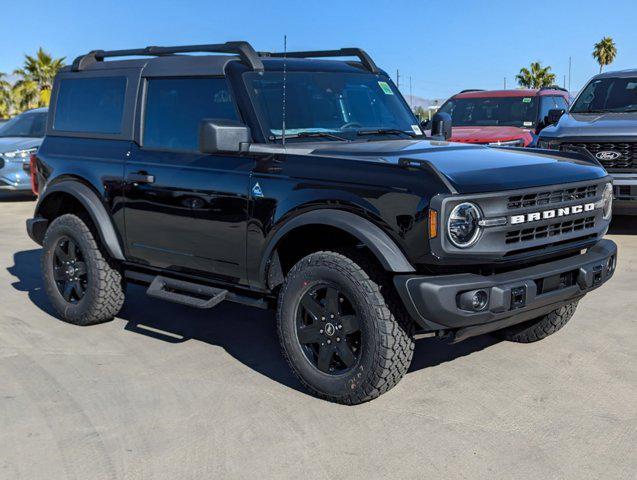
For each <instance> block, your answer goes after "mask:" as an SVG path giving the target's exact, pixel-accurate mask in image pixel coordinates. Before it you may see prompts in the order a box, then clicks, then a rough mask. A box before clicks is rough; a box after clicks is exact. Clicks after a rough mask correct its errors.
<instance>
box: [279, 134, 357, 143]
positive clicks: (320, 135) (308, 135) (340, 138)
mask: <svg viewBox="0 0 637 480" xmlns="http://www.w3.org/2000/svg"><path fill="white" fill-rule="evenodd" d="M282 138H283V135H272V136H271V137H270V140H281V139H282ZM288 138H331V139H332V140H338V141H340V142H348V141H349V140H347V138H345V137H339V136H338V135H335V134H333V133H327V132H299V133H293V134H290V135H288V134H286V135H285V139H286V140H287V139H288Z"/></svg>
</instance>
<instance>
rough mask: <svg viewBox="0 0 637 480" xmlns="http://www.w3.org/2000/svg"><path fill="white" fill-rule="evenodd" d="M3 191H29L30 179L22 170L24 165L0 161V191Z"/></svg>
mask: <svg viewBox="0 0 637 480" xmlns="http://www.w3.org/2000/svg"><path fill="white" fill-rule="evenodd" d="M3 190H9V191H22V190H31V177H30V176H29V174H28V173H27V172H26V171H25V170H24V163H22V162H13V161H8V160H4V159H2V160H1V161H0V191H3Z"/></svg>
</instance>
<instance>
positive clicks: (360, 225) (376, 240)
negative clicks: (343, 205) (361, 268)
mask: <svg viewBox="0 0 637 480" xmlns="http://www.w3.org/2000/svg"><path fill="white" fill-rule="evenodd" d="M305 225H328V226H331V227H336V228H339V229H341V230H343V231H345V232H347V233H349V234H350V235H352V236H354V237H356V238H357V239H358V240H360V242H361V243H363V244H364V245H365V246H367V247H368V248H369V249H370V250H371V251H372V253H373V254H374V255H375V256H376V258H378V260H379V261H380V263H381V264H382V265H383V267H384V268H385V270H387V271H389V272H394V273H412V272H415V271H416V269H415V268H414V267H413V265H412V264H411V263H410V262H409V260H407V258H406V257H405V255H404V254H403V252H402V251H401V250H400V248H398V245H396V242H394V241H393V240H392V239H391V238H390V237H389V235H387V234H386V233H385V232H384V231H382V230H381V229H380V228H379V227H378V226H376V225H374V224H373V223H372V222H370V221H369V220H367V219H365V218H363V217H361V216H359V215H356V214H354V213H350V212H346V211H343V210H332V209H318V210H312V211H310V212H307V213H304V214H301V215H299V216H298V217H294V218H293V219H292V220H290V221H288V222H287V223H286V224H285V225H283V226H282V227H281V228H280V229H279V230H278V231H277V232H276V234H275V235H274V236H273V237H272V239H271V240H270V242H269V243H268V246H267V247H266V249H265V251H264V255H263V259H262V260H261V267H260V269H259V273H260V276H261V279H262V280H265V279H266V278H267V268H268V262H269V260H270V258H271V257H272V254H273V252H274V251H275V249H276V247H277V245H278V244H279V241H280V240H281V239H282V238H283V237H284V236H285V235H286V234H287V233H289V232H291V231H292V230H294V229H295V228H298V227H301V226H305Z"/></svg>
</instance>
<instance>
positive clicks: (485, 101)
mask: <svg viewBox="0 0 637 480" xmlns="http://www.w3.org/2000/svg"><path fill="white" fill-rule="evenodd" d="M569 100H570V96H569V94H568V92H567V91H566V90H564V89H562V88H560V87H544V88H541V89H539V90H527V89H525V90H463V91H462V92H460V93H458V94H457V95H454V96H453V97H451V98H450V99H449V100H447V101H446V102H445V103H444V104H443V105H442V106H441V107H440V110H438V111H439V112H442V113H448V114H449V115H451V118H452V122H453V137H452V138H451V141H453V142H462V143H479V144H485V145H508V146H515V147H529V146H534V145H535V142H536V140H537V135H538V133H539V132H540V131H541V130H542V129H543V128H544V127H546V126H547V125H548V123H547V115H548V112H549V110H551V109H556V108H564V109H566V108H568V105H569Z"/></svg>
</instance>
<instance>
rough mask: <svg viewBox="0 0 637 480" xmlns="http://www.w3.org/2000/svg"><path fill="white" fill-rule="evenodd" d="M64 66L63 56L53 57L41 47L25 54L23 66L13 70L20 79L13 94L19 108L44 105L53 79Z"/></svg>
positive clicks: (46, 103) (48, 98)
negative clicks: (29, 53)
mask: <svg viewBox="0 0 637 480" xmlns="http://www.w3.org/2000/svg"><path fill="white" fill-rule="evenodd" d="M63 66H64V58H53V57H52V56H51V55H49V54H48V53H46V52H45V51H44V50H43V49H42V48H41V47H40V48H39V49H38V51H37V52H36V54H35V56H31V55H25V56H24V66H23V67H22V68H19V69H17V70H16V71H15V72H13V73H14V74H15V75H18V76H19V77H20V79H19V80H18V81H17V82H16V84H15V85H14V94H15V96H16V97H17V103H18V105H19V106H20V108H21V109H26V108H34V107H46V106H47V105H48V104H49V101H50V100H51V88H52V87H53V79H54V78H55V75H56V74H57V72H58V70H60V68H62V67H63Z"/></svg>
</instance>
